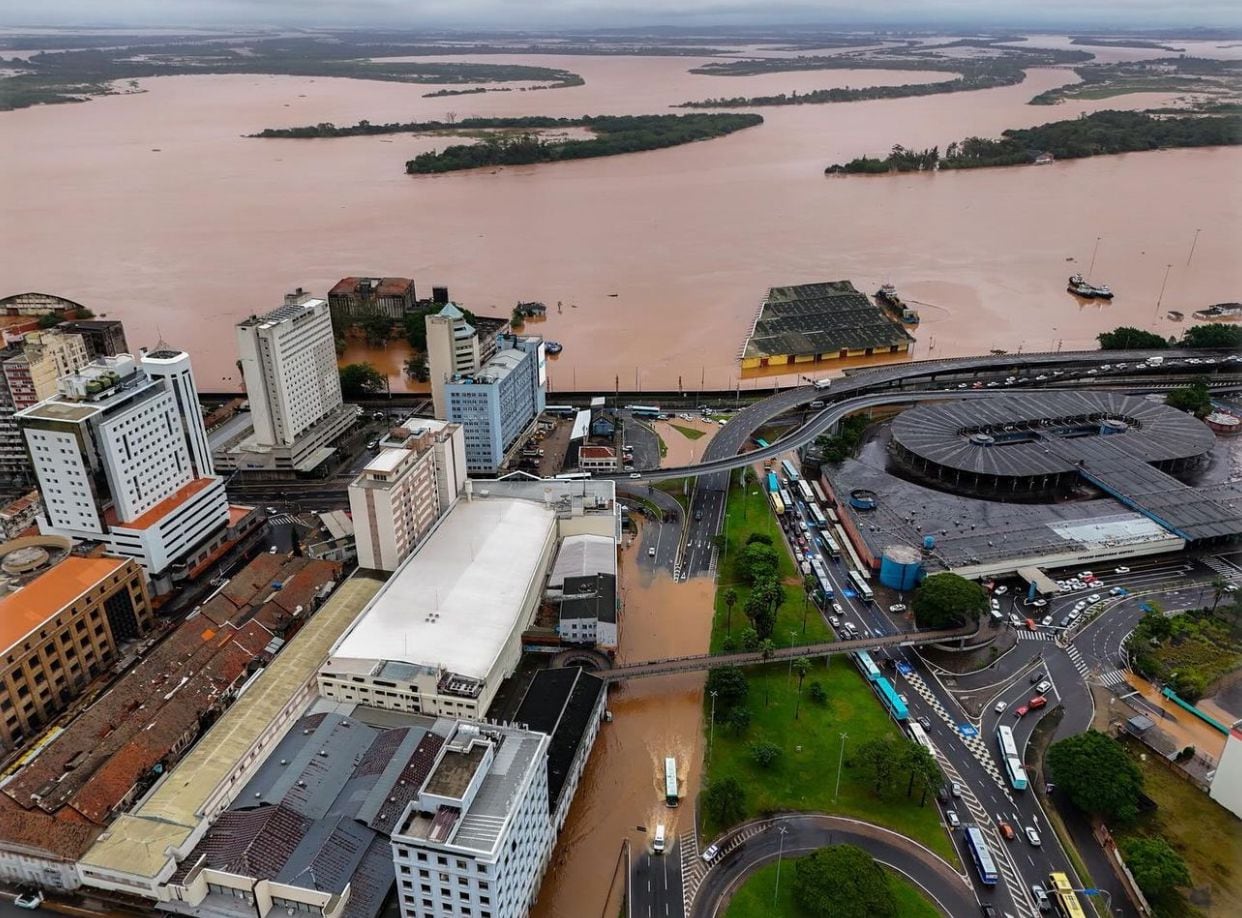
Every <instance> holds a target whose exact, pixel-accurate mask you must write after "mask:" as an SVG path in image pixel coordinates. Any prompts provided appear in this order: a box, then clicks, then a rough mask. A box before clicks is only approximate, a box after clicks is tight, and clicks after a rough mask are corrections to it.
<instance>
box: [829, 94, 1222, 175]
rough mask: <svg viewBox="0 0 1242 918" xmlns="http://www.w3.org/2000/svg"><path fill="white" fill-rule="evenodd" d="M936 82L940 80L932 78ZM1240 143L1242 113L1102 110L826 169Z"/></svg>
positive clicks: (1019, 160) (1013, 161) (982, 163)
mask: <svg viewBox="0 0 1242 918" xmlns="http://www.w3.org/2000/svg"><path fill="white" fill-rule="evenodd" d="M933 85H940V84H933ZM1237 144H1242V116H1239V115H1189V116H1186V117H1181V118H1177V117H1164V116H1160V117H1157V116H1154V115H1149V114H1145V113H1143V112H1120V111H1112V110H1109V111H1102V112H1094V113H1092V114H1090V115H1086V116H1084V117H1081V118H1074V119H1070V120H1067V121H1053V122H1049V123H1048V124H1041V125H1039V126H1038V127H1033V128H1014V129H1010V130H1007V131H1003V132H1002V133H1001V137H1000V139H997V140H992V139H989V138H985V137H967V138H966V139H965V140H961V141H955V142H954V143H951V144H949V146H948V147H947V148H946V149H945V152H944V155H943V156H941V155H940V153H939V151H938V150H937V149H936V148H935V147H933V148H932V149H930V150H923V151H921V152H920V153H911V152H910V151H907V150H906V149H905V148H904V147H901V146H895V147H893V150H892V152H891V153H890V154H889V156H888V157H887V158H885V159H876V158H871V157H866V156H863V157H859V158H857V159H853V160H850V161H849V162H846V163H836V164H833V165H831V166H829V167H828V168H827V169H825V170H824V171H825V172H826V173H837V172H843V173H850V172H894V171H896V172H905V171H911V170H913V169H918V170H931V169H981V168H988V167H991V166H1015V165H1020V164H1024V163H1031V162H1034V161H1035V159H1036V158H1037V157H1038V156H1039V155H1040V154H1041V153H1051V154H1052V155H1053V156H1055V157H1056V158H1057V159H1080V158H1082V157H1087V156H1103V155H1107V154H1112V153H1133V152H1138V151H1141V150H1157V149H1164V148H1171V147H1214V146H1233V145H1237Z"/></svg>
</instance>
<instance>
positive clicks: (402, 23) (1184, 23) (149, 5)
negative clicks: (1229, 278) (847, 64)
mask: <svg viewBox="0 0 1242 918" xmlns="http://www.w3.org/2000/svg"><path fill="white" fill-rule="evenodd" d="M1240 10H1242V7H1240V6H1239V4H1238V3H1237V2H1236V0H1229V2H1222V0H1178V2H1173V3H1170V2H1169V0H1040V2H1038V3H1033V2H1029V0H933V2H927V0H871V2H869V3H866V4H859V3H858V2H857V0H772V2H764V0H626V2H621V0H9V2H7V3H5V4H4V8H3V10H0V23H3V24H6V25H10V26H12V25H34V24H46V25H58V26H65V25H70V26H74V25H76V26H99V25H144V26H171V27H185V26H191V25H222V24H260V23H262V24H273V25H302V26H314V25H333V26H348V25H357V26H394V27H420V26H422V27H454V26H461V27H474V28H477V27H495V28H524V27H538V28H578V27H592V26H614V27H615V26H640V25H730V24H735V25H754V24H764V23H773V24H781V23H784V24H794V23H807V24H816V25H842V26H848V25H857V24H897V23H908V24H914V25H937V24H944V25H963V24H979V25H999V26H1004V25H1027V26H1034V27H1039V26H1046V27H1061V26H1064V27H1068V28H1074V27H1078V28H1082V27H1108V28H1114V29H1140V28H1153V27H1165V28H1167V27H1183V28H1193V27H1197V26H1217V27H1219V26H1226V27H1238V26H1242V12H1240Z"/></svg>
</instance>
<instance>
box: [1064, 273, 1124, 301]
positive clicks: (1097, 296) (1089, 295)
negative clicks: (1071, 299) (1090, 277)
mask: <svg viewBox="0 0 1242 918" xmlns="http://www.w3.org/2000/svg"><path fill="white" fill-rule="evenodd" d="M1066 289H1067V290H1069V292H1070V293H1072V294H1074V296H1080V297H1082V298H1083V299H1087V300H1111V299H1112V298H1113V291H1111V290H1109V289H1108V287H1107V286H1104V285H1103V284H1101V285H1100V286H1098V287H1097V286H1096V285H1095V284H1088V283H1087V282H1086V281H1085V280H1083V276H1082V275H1081V274H1071V275H1070V279H1069V286H1068V287H1067V288H1066Z"/></svg>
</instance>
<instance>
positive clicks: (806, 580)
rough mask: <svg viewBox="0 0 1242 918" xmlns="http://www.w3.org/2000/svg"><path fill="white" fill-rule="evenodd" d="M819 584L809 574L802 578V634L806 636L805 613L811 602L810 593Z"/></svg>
mask: <svg viewBox="0 0 1242 918" xmlns="http://www.w3.org/2000/svg"><path fill="white" fill-rule="evenodd" d="M818 586H819V581H818V580H816V579H815V577H814V576H812V575H811V574H807V575H806V576H805V577H803V578H802V589H803V593H802V636H803V637H806V613H807V609H808V607H809V606H810V603H811V594H812V593H813V592H815V589H816V588H817V587H818Z"/></svg>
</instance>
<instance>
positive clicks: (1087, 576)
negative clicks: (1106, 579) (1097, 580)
mask: <svg viewBox="0 0 1242 918" xmlns="http://www.w3.org/2000/svg"><path fill="white" fill-rule="evenodd" d="M1094 576H1095V574H1093V573H1091V571H1083V572H1082V573H1081V574H1079V575H1078V579H1079V580H1090V579H1091V578H1092V577H1094Z"/></svg>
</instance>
